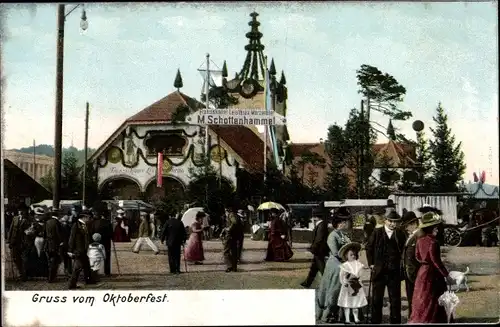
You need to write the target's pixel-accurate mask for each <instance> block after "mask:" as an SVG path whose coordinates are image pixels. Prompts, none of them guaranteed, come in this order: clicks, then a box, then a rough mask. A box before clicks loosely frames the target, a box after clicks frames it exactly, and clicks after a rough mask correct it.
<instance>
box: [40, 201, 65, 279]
mask: <svg viewBox="0 0 500 327" xmlns="http://www.w3.org/2000/svg"><path fill="white" fill-rule="evenodd" d="M58 213H59V212H58V210H57V209H52V212H51V214H50V218H49V219H47V222H46V223H45V242H46V243H45V252H46V253H47V258H48V264H49V274H48V282H49V283H53V282H55V281H56V278H57V271H58V270H59V264H60V263H61V254H62V253H61V250H62V247H63V245H64V240H63V235H62V228H61V223H60V222H59V217H58Z"/></svg>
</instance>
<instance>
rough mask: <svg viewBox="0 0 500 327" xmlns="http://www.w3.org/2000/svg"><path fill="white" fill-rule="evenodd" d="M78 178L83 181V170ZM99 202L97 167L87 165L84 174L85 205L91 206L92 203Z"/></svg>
mask: <svg viewBox="0 0 500 327" xmlns="http://www.w3.org/2000/svg"><path fill="white" fill-rule="evenodd" d="M80 178H81V180H82V181H83V169H82V176H81V177H80ZM100 200H101V198H100V193H99V180H98V175H97V167H96V166H94V165H92V164H91V163H89V164H87V169H86V172H85V204H89V206H91V205H92V204H93V203H96V202H98V201H100Z"/></svg>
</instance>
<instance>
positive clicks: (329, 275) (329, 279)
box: [316, 207, 351, 322]
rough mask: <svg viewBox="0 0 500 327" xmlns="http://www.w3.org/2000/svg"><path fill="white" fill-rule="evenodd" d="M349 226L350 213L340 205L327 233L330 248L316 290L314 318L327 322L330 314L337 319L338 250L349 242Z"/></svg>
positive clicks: (339, 261)
mask: <svg viewBox="0 0 500 327" xmlns="http://www.w3.org/2000/svg"><path fill="white" fill-rule="evenodd" d="M350 226H351V214H350V212H349V210H347V208H344V207H341V208H340V209H339V210H338V211H337V212H336V213H335V214H334V217H333V227H334V230H333V231H332V232H331V233H330V235H328V239H327V244H328V248H329V249H330V251H329V255H328V260H327V261H326V265H325V272H324V274H323V275H322V276H321V281H320V283H319V288H318V290H317V292H316V320H319V321H320V322H328V320H329V318H330V315H333V320H335V321H336V320H338V313H339V307H338V305H337V301H338V297H339V294H340V288H341V286H342V285H341V283H340V277H339V275H340V265H341V263H342V261H341V258H340V257H339V250H340V249H341V248H342V247H343V246H344V245H346V244H347V243H350V242H351V240H350V238H349V236H348V235H347V231H348V230H349V228H350Z"/></svg>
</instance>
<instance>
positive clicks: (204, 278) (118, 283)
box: [5, 238, 500, 323]
mask: <svg viewBox="0 0 500 327" xmlns="http://www.w3.org/2000/svg"><path fill="white" fill-rule="evenodd" d="M156 243H158V245H159V247H160V249H161V253H160V254H159V255H154V254H153V252H152V251H151V249H149V248H147V246H146V247H144V248H143V249H142V251H141V252H140V253H139V254H135V253H133V252H132V246H133V242H132V243H116V257H115V256H114V255H113V256H112V274H113V276H112V277H109V278H105V277H103V278H102V280H101V282H100V283H99V284H98V285H93V286H92V287H89V286H85V285H82V288H83V289H87V290H88V289H100V290H105V289H115V290H134V289H135V290H143V289H156V290H160V289H161V290H164V289H169V290H216V289H224V290H230V289H300V288H301V286H300V283H301V282H302V281H303V280H304V278H305V276H306V275H307V272H308V269H309V265H310V259H311V257H312V256H311V254H310V253H309V252H308V251H307V247H308V244H304V243H294V244H293V251H294V256H293V258H292V259H291V260H290V262H285V263H277V262H272V263H270V262H264V261H263V259H264V256H265V251H266V247H267V242H263V241H252V240H250V239H249V238H247V239H245V243H244V252H243V258H242V260H243V263H242V264H241V265H240V266H239V270H240V271H239V272H237V273H226V272H225V271H224V270H225V265H224V263H223V257H222V243H221V242H220V241H218V240H216V241H207V242H205V243H204V249H205V261H204V263H203V265H191V264H187V265H185V262H184V260H182V262H181V270H182V271H183V272H185V270H186V266H187V271H188V273H182V274H180V275H170V274H168V259H167V256H166V251H165V246H162V245H160V244H159V242H156ZM442 252H443V257H444V260H445V264H446V266H447V267H448V268H449V270H459V271H464V270H465V269H466V267H467V266H468V267H469V269H470V273H469V275H468V279H469V281H468V284H469V287H470V291H469V292H466V291H460V292H459V293H458V297H459V298H460V301H461V303H460V305H459V307H458V308H457V313H456V318H457V322H466V323H475V322H497V321H499V316H500V314H499V313H500V309H499V308H500V272H499V267H500V264H499V263H500V251H499V248H498V247H497V248H483V247H471V248H464V247H461V248H443V250H442ZM6 254H7V255H6V257H7V258H10V255H9V254H8V249H7V253H6ZM116 259H118V260H116ZM361 261H362V262H363V263H365V264H366V259H365V257H364V255H362V257H361ZM118 266H119V273H118ZM11 267H12V265H11V264H10V262H9V260H7V262H6V265H5V269H6V271H5V275H6V276H7V281H6V284H5V289H6V290H7V291H11V290H12V291H13V290H26V291H28V290H63V289H66V287H67V279H66V278H65V277H64V276H62V269H61V276H59V280H58V282H57V283H54V284H48V283H47V282H46V281H45V280H43V279H38V280H31V281H28V282H25V283H19V282H14V281H13V280H12V278H11V276H12V268H11ZM61 268H62V267H61ZM319 279H320V277H319V276H317V278H316V281H315V283H314V284H313V287H315V286H316V285H317V283H318V282H319ZM368 279H369V273H368V271H367V272H366V273H365V275H364V276H363V284H364V286H365V287H366V291H367V289H368ZM402 297H403V306H402V308H403V317H405V316H406V314H407V307H408V305H407V301H406V295H405V290H404V283H402ZM388 314H389V312H388V306H386V307H385V308H384V315H385V319H386V320H387V318H388ZM405 320H406V318H404V321H403V322H405Z"/></svg>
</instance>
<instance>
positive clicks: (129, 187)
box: [100, 177, 142, 200]
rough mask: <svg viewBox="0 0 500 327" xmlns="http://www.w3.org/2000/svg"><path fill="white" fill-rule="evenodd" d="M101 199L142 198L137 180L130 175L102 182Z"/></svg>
mask: <svg viewBox="0 0 500 327" xmlns="http://www.w3.org/2000/svg"><path fill="white" fill-rule="evenodd" d="M100 190H101V194H102V198H103V199H109V200H110V199H118V200H137V199H141V198H142V192H141V188H140V186H139V182H137V181H135V180H134V179H132V178H130V177H116V178H113V179H109V180H107V181H105V182H104V184H102V186H101V188H100Z"/></svg>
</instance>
